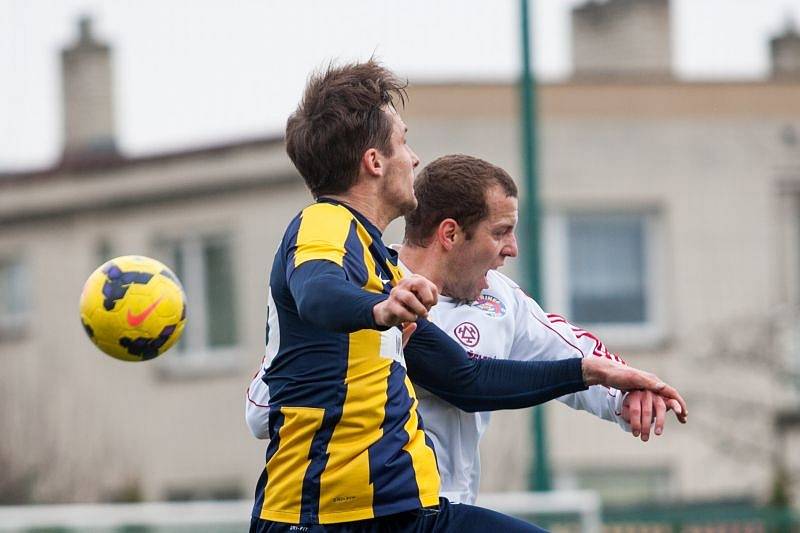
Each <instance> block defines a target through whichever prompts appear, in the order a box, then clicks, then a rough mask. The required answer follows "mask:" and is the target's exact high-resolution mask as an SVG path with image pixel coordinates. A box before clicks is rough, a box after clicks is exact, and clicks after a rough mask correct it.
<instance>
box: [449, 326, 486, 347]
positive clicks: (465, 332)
mask: <svg viewBox="0 0 800 533" xmlns="http://www.w3.org/2000/svg"><path fill="white" fill-rule="evenodd" d="M453 333H455V335H456V338H457V339H458V340H459V341H460V342H461V344H463V345H464V346H467V347H468V348H474V347H475V346H477V345H478V342H479V341H480V340H481V332H480V331H478V326H476V325H475V324H473V323H472V322H462V323H461V324H459V325H457V326H456V327H455V328H453Z"/></svg>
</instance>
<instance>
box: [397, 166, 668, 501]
mask: <svg viewBox="0 0 800 533" xmlns="http://www.w3.org/2000/svg"><path fill="white" fill-rule="evenodd" d="M414 191H415V195H416V197H417V201H418V205H417V208H416V209H415V210H414V211H413V212H411V213H410V214H408V215H407V216H406V234H405V239H404V243H403V246H402V248H400V263H401V266H402V267H404V268H406V269H407V270H408V271H410V272H413V273H415V274H421V275H423V276H425V277H426V278H428V279H429V280H431V281H432V282H433V283H435V284H436V285H437V286H438V288H439V292H440V296H439V300H438V303H437V304H436V306H434V307H433V308H432V309H431V313H430V318H431V320H432V321H433V322H434V323H436V325H438V326H439V327H440V328H441V329H442V330H444V331H445V332H446V333H447V334H448V335H450V336H451V337H452V338H454V339H455V340H457V341H458V342H459V343H460V344H461V345H462V346H464V348H465V350H467V351H468V352H469V353H470V354H471V355H472V356H474V357H482V358H483V357H489V358H510V359H518V360H552V359H563V358H568V357H605V358H609V359H613V360H616V361H619V362H621V363H624V361H622V360H621V359H620V358H619V357H618V356H617V355H615V354H612V353H610V352H609V351H608V350H607V349H606V347H605V346H604V345H603V343H602V342H600V340H598V339H597V337H595V336H594V335H593V334H591V333H589V332H587V331H584V330H582V329H580V328H578V327H576V326H573V325H572V324H570V323H569V322H567V321H566V320H565V319H564V318H563V317H561V316H559V315H554V314H549V315H548V314H546V313H545V312H544V311H542V309H541V308H540V307H539V305H538V304H537V303H536V302H535V301H534V300H533V299H531V298H530V297H528V296H527V295H526V294H525V293H524V292H522V290H521V289H520V287H519V285H517V284H516V283H515V282H514V281H513V280H511V279H509V278H508V277H506V276H504V275H503V274H501V273H500V272H498V271H497V270H496V269H497V268H499V267H501V266H503V263H504V262H505V259H506V258H507V257H515V256H516V255H517V242H516V237H515V235H514V230H515V226H516V223H517V188H516V185H515V184H514V181H513V180H512V179H511V177H510V176H509V175H508V174H507V173H506V172H505V171H504V170H503V169H501V168H499V167H497V166H495V165H492V164H490V163H488V162H486V161H483V160H481V159H478V158H475V157H470V156H466V155H450V156H445V157H441V158H439V159H437V160H435V161H433V162H432V163H430V164H429V165H427V166H426V167H425V168H424V169H422V171H420V173H419V175H418V176H417V179H416V181H415V184H414ZM418 396H419V400H420V407H419V409H420V412H421V414H422V418H423V420H424V422H425V431H426V433H427V434H428V435H429V436H430V437H431V438H432V439H433V441H434V445H435V447H436V456H437V464H438V467H439V473H440V475H441V479H442V495H443V496H444V497H446V498H447V499H448V500H449V501H450V502H452V503H469V504H471V503H474V501H475V497H476V494H477V491H478V482H479V477H480V461H479V453H478V443H479V440H480V438H481V436H482V434H483V432H484V431H485V429H486V427H487V425H488V423H489V416H490V414H489V413H466V412H464V411H461V410H459V409H457V408H455V407H453V406H452V405H451V404H449V403H447V402H444V401H442V400H441V399H439V398H438V397H436V396H434V395H433V394H431V393H429V392H427V391H425V389H423V388H422V387H419V388H418ZM559 400H560V401H562V402H564V403H565V404H567V405H569V406H570V407H572V408H575V409H581V410H584V411H588V412H590V413H592V414H594V415H596V416H598V417H600V418H603V419H605V420H609V421H612V422H616V423H617V424H619V425H620V426H621V427H622V428H623V429H624V430H625V431H631V432H632V433H633V435H634V436H637V437H638V436H640V437H641V439H642V440H643V441H647V440H649V438H650V432H651V426H652V427H653V429H654V433H655V434H656V435H660V434H661V433H662V431H663V426H664V418H665V412H666V411H667V410H668V409H670V408H673V407H677V404H675V403H673V402H672V400H667V401H665V400H664V399H663V398H661V397H660V396H658V395H654V394H652V393H649V392H645V391H634V392H630V393H627V394H625V393H621V392H620V391H617V390H615V389H608V388H605V387H602V386H594V387H590V388H589V389H588V390H585V391H581V392H577V393H574V394H569V395H567V396H563V397H561V398H559ZM678 408H679V407H678Z"/></svg>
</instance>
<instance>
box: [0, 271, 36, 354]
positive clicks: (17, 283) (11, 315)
mask: <svg viewBox="0 0 800 533" xmlns="http://www.w3.org/2000/svg"><path fill="white" fill-rule="evenodd" d="M30 298H31V288H30V285H29V282H28V272H27V270H26V269H25V266H24V265H23V263H22V262H21V261H19V260H14V259H2V258H0V341H1V340H9V339H13V338H17V337H19V336H21V335H22V334H23V333H24V330H25V326H26V323H27V319H28V313H29V311H30Z"/></svg>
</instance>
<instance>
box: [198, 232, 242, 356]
mask: <svg viewBox="0 0 800 533" xmlns="http://www.w3.org/2000/svg"><path fill="white" fill-rule="evenodd" d="M203 255H204V260H205V267H206V268H205V272H206V279H205V290H206V325H207V329H206V341H207V343H208V346H210V347H218V346H231V345H233V344H235V343H236V316H235V305H234V294H233V265H232V263H231V254H230V246H229V245H228V242H227V241H225V240H222V239H214V240H209V241H207V242H205V243H204V246H203Z"/></svg>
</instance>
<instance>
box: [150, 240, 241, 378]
mask: <svg viewBox="0 0 800 533" xmlns="http://www.w3.org/2000/svg"><path fill="white" fill-rule="evenodd" d="M215 240H221V241H223V242H225V243H226V244H227V246H228V251H229V253H230V261H231V264H232V267H231V271H232V273H233V276H232V278H231V291H233V307H234V320H235V321H236V322H235V325H234V328H235V335H234V337H235V340H234V342H233V344H231V345H229V346H222V347H211V346H209V344H208V338H207V335H208V332H207V327H208V326H207V323H208V317H207V313H208V305H209V302H208V294H206V287H205V277H206V261H205V257H204V249H205V246H206V243H208V242H212V241H215ZM173 246H177V247H178V248H179V249H180V250H181V254H182V257H183V259H182V261H183V268H184V272H183V273H182V275H181V276H180V281H181V283H182V284H183V288H184V291H185V293H186V318H187V327H186V329H185V330H184V333H183V337H182V338H181V340H180V341H179V343H185V344H184V346H185V349H184V350H181V349H180V348H179V345H178V344H176V345H175V347H173V349H172V350H170V351H174V352H175V353H171V354H169V356H168V357H164V358H159V359H158V361H159V370H160V371H161V372H162V373H163V374H165V375H167V376H169V377H203V376H207V375H217V374H229V373H235V372H237V371H238V370H240V366H241V361H240V360H239V358H238V357H237V353H238V349H239V346H240V344H241V337H242V332H241V318H240V316H239V315H240V312H239V309H238V308H237V304H238V302H239V301H240V296H239V287H238V284H237V279H236V272H237V269H236V265H237V255H238V254H237V239H236V234H235V233H234V232H233V231H229V230H225V229H216V230H198V231H187V232H182V233H169V234H165V235H159V236H157V237H155V238H154V239H153V244H152V249H153V250H154V256H155V258H156V259H159V260H161V261H162V262H164V263H165V264H166V265H167V267H169V268H170V269H174V268H175V265H174V264H170V263H171V262H172V261H173V260H174V257H172V250H173V248H172V247H173ZM165 258H166V259H167V260H166V261H164V260H163V259H165ZM176 274H177V273H176Z"/></svg>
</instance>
